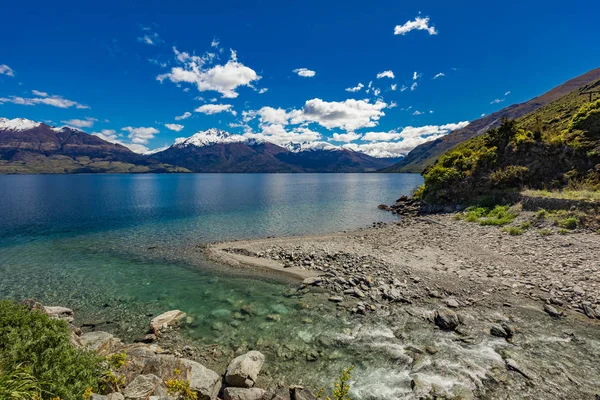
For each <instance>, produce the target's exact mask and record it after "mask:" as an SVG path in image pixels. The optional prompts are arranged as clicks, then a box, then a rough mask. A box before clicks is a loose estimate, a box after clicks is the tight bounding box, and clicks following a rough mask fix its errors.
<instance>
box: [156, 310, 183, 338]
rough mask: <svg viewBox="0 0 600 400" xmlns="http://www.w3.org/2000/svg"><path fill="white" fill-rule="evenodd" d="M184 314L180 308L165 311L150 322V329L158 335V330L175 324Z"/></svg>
mask: <svg viewBox="0 0 600 400" xmlns="http://www.w3.org/2000/svg"><path fill="white" fill-rule="evenodd" d="M186 316H187V315H186V313H184V312H183V311H180V310H171V311H167V312H166V313H163V314H160V315H159V316H158V317H156V318H154V319H153V320H152V321H151V322H150V329H151V330H152V332H153V333H154V334H155V335H158V334H159V333H160V331H163V330H165V329H168V328H172V327H174V326H177V325H178V324H179V323H180V322H181V321H182V320H183V319H185V317H186Z"/></svg>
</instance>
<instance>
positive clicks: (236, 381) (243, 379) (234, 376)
mask: <svg viewBox="0 0 600 400" xmlns="http://www.w3.org/2000/svg"><path fill="white" fill-rule="evenodd" d="M264 363H265V356H264V355H263V354H262V353H261V352H259V351H250V352H248V353H246V354H243V355H241V356H239V357H236V358H234V359H233V361H231V363H230V364H229V366H228V367H227V372H226V373H225V381H226V382H227V383H228V384H229V385H231V386H235V387H242V388H250V387H252V386H254V383H255V382H256V379H257V378H258V374H259V373H260V370H261V369H262V367H263V365H264Z"/></svg>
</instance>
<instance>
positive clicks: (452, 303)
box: [444, 299, 460, 308]
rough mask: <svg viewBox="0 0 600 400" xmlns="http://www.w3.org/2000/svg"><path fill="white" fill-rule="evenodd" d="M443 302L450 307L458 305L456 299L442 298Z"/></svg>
mask: <svg viewBox="0 0 600 400" xmlns="http://www.w3.org/2000/svg"><path fill="white" fill-rule="evenodd" d="M444 303H446V305H447V306H448V307H450V308H458V307H459V305H460V304H458V301H456V299H446V300H444Z"/></svg>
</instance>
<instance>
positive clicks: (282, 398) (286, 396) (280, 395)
mask: <svg viewBox="0 0 600 400" xmlns="http://www.w3.org/2000/svg"><path fill="white" fill-rule="evenodd" d="M271 400H292V396H291V395H290V389H288V388H280V389H278V390H277V391H276V392H275V394H274V395H273V397H272V398H271Z"/></svg>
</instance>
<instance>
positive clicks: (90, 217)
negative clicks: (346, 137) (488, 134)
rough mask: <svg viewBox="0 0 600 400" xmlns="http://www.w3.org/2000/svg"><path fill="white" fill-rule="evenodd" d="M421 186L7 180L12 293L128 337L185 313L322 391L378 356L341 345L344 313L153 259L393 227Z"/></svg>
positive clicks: (369, 179)
mask: <svg viewBox="0 0 600 400" xmlns="http://www.w3.org/2000/svg"><path fill="white" fill-rule="evenodd" d="M421 182H422V179H421V177H420V176H418V175H410V174H408V175H407V174H404V175H398V174H271V175H261V174H189V175H186V174H182V175H70V176H69V175H58V176H0V188H2V196H0V297H2V298H4V297H13V298H25V297H33V298H36V299H38V300H40V301H42V302H43V303H45V304H52V305H65V306H68V307H71V308H73V309H75V311H76V315H77V318H78V320H77V321H76V322H78V323H80V324H90V325H95V326H96V328H97V329H102V330H107V331H111V332H114V333H116V334H117V335H119V336H121V337H123V338H126V339H132V338H134V337H135V336H138V335H140V334H141V333H143V332H144V330H145V329H146V327H147V324H148V320H149V319H150V318H149V315H152V314H157V313H160V312H164V311H166V310H168V309H174V308H178V309H181V310H184V311H186V312H187V313H188V314H189V315H191V316H192V317H193V318H194V323H193V324H192V325H191V326H190V327H188V328H187V329H186V333H187V334H188V335H189V336H191V337H193V338H195V339H196V340H197V341H199V342H201V343H218V344H220V345H222V346H223V348H229V349H234V348H237V347H239V346H241V345H242V344H244V343H246V344H247V345H248V346H250V347H252V348H259V349H262V350H263V351H265V353H267V355H268V357H269V359H270V362H269V364H270V368H271V372H272V373H273V374H274V376H276V377H278V379H289V381H294V382H296V383H301V382H304V381H305V382H307V383H309V382H313V383H314V382H322V379H326V380H329V379H330V377H331V376H334V375H336V374H337V373H338V369H339V368H340V366H347V365H349V364H352V363H358V365H360V363H366V364H369V363H370V362H371V361H372V359H374V358H377V357H376V354H377V352H374V353H373V356H370V357H364V355H362V356H361V355H360V354H358V353H357V350H356V349H354V350H352V349H351V348H350V347H349V346H348V345H347V344H344V343H343V341H342V342H340V339H339V337H341V336H340V335H344V334H347V332H346V331H347V330H349V329H351V328H352V324H351V322H349V321H347V320H345V319H344V318H335V317H334V316H335V307H334V306H333V305H331V304H328V303H327V302H324V301H323V299H322V298H320V297H318V296H317V297H315V298H313V296H312V295H309V296H305V297H303V298H299V297H294V296H288V295H287V292H288V291H289V289H290V288H289V287H288V286H287V285H285V284H283V283H280V282H268V281H264V280H256V279H252V278H248V277H240V276H228V275H226V274H224V273H223V272H220V273H217V272H216V270H215V269H213V268H208V267H210V265H209V264H208V262H207V263H206V265H205V266H206V268H203V266H202V265H200V266H194V267H191V266H188V265H183V264H174V263H168V262H165V261H164V260H157V259H153V258H152V254H151V252H149V251H148V250H147V249H148V247H151V246H154V245H161V246H164V245H168V246H179V245H187V244H190V243H200V242H211V241H216V240H225V239H241V238H251V237H264V236H270V235H279V236H281V235H295V234H306V233H317V232H332V231H339V230H344V229H354V228H358V227H361V226H365V225H369V224H371V223H372V222H374V221H389V220H393V219H394V217H393V216H392V215H391V214H390V213H387V212H383V211H380V210H378V209H377V205H378V204H380V203H388V204H389V203H392V202H393V201H394V200H395V199H396V198H397V197H398V196H400V195H401V194H409V193H410V192H411V191H412V190H413V189H414V188H415V187H416V186H418V185H419V184H420V183H421ZM315 296H316V295H315ZM314 357H317V358H318V360H317V361H310V362H309V361H308V360H307V358H310V359H313V358H314ZM361 360H363V361H361ZM334 361H335V362H334Z"/></svg>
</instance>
